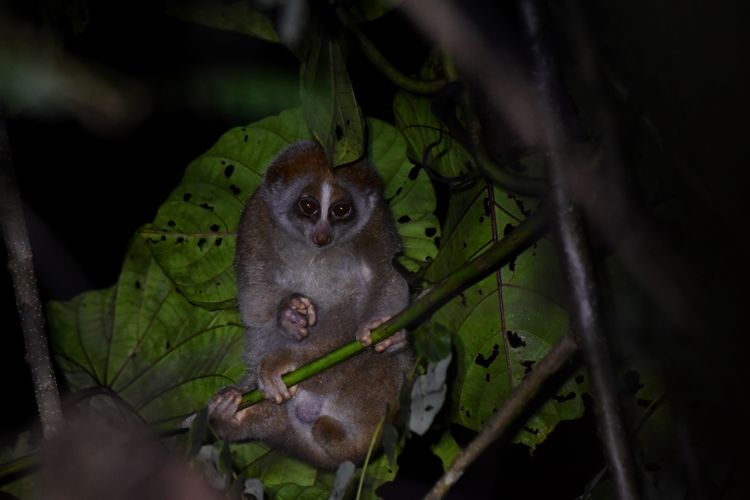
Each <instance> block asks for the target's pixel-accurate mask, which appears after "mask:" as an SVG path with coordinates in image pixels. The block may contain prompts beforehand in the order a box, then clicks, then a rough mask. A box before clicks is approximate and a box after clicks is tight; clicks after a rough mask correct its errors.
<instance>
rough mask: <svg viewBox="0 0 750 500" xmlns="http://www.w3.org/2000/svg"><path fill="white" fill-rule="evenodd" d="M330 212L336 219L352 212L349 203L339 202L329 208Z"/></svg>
mask: <svg viewBox="0 0 750 500" xmlns="http://www.w3.org/2000/svg"><path fill="white" fill-rule="evenodd" d="M331 213H332V214H333V216H334V217H336V218H337V219H343V218H345V217H348V216H349V215H350V214H351V213H352V206H351V205H350V204H349V203H339V204H338V205H334V206H333V208H331Z"/></svg>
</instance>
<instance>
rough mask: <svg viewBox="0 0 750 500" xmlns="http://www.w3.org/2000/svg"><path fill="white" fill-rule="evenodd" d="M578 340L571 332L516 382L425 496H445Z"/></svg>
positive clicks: (431, 498) (568, 355) (563, 362)
mask: <svg viewBox="0 0 750 500" xmlns="http://www.w3.org/2000/svg"><path fill="white" fill-rule="evenodd" d="M576 350H577V349H576V344H575V342H573V339H572V337H571V336H570V335H565V336H564V337H563V338H561V339H560V340H559V341H558V342H557V344H555V345H554V346H553V347H552V349H550V351H549V352H548V353H547V354H546V355H545V356H544V358H542V359H541V360H540V361H539V362H538V363H536V364H535V365H534V369H533V370H531V373H529V375H528V376H527V377H526V378H524V379H523V381H522V382H521V383H520V384H518V386H516V387H515V388H514V389H513V391H512V392H511V393H510V395H509V396H508V399H506V400H505V403H504V404H503V407H502V408H500V410H499V411H498V412H497V413H495V414H494V415H493V416H492V418H491V419H490V420H489V422H487V424H486V425H485V426H484V429H482V432H480V433H479V435H478V436H477V437H476V438H474V440H473V441H472V442H471V443H470V444H469V446H467V447H466V448H465V449H464V450H463V451H461V453H459V454H458V456H456V458H455V459H454V460H453V463H452V464H451V466H450V467H449V468H448V470H446V471H445V473H444V474H443V476H442V477H441V478H440V479H439V480H438V481H437V482H436V483H435V485H434V486H433V487H432V490H430V492H429V493H428V494H427V495H426V496H425V499H429V500H437V499H440V498H443V497H444V496H445V495H446V494H447V493H448V490H449V489H450V488H451V487H452V486H453V485H454V484H455V483H456V482H457V481H458V480H459V479H460V478H461V476H462V475H463V473H464V471H465V470H466V468H467V467H469V466H470V465H471V464H472V463H473V462H474V461H475V460H476V459H477V458H478V457H479V455H480V454H481V453H482V452H483V451H484V450H485V449H486V448H487V447H488V446H489V445H490V444H492V442H493V441H495V440H496V439H497V438H498V437H500V435H502V434H503V433H504V432H505V431H507V430H508V428H509V427H510V425H511V424H512V423H513V422H514V421H515V420H516V418H518V416H519V415H520V414H521V413H522V412H523V411H524V409H526V407H527V406H528V404H529V403H530V402H531V400H532V399H534V397H535V396H536V395H537V394H538V393H539V390H540V389H541V387H542V386H543V385H544V383H545V382H546V381H547V380H549V379H550V378H551V377H552V376H553V375H555V374H556V373H557V372H559V371H560V369H561V368H563V367H564V366H565V365H566V363H567V362H568V361H569V360H570V359H571V358H572V357H573V354H575V353H576Z"/></svg>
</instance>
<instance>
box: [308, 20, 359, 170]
mask: <svg viewBox="0 0 750 500" xmlns="http://www.w3.org/2000/svg"><path fill="white" fill-rule="evenodd" d="M310 44H311V45H310V51H309V52H308V55H307V57H306V59H305V61H304V62H303V63H302V70H301V71H302V79H301V95H302V106H303V109H304V115H305V120H306V122H307V124H308V126H309V127H310V130H312V133H313V135H314V136H315V138H316V139H317V140H318V142H320V144H322V145H323V147H324V149H325V150H326V154H327V156H328V158H329V160H331V163H332V164H333V166H334V167H336V166H339V165H343V164H346V163H351V162H353V161H356V160H358V159H360V158H361V157H362V155H363V154H364V144H365V130H364V119H363V117H362V114H361V112H360V109H359V106H358V105H357V99H356V97H355V95H354V89H353V88H352V82H351V80H349V73H348V72H347V70H346V64H345V62H344V57H343V55H342V53H341V48H340V46H339V43H338V42H337V41H335V40H331V39H328V38H325V37H323V36H322V35H319V36H315V37H313V38H312V40H311V41H310Z"/></svg>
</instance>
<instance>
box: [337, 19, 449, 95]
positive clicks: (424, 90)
mask: <svg viewBox="0 0 750 500" xmlns="http://www.w3.org/2000/svg"><path fill="white" fill-rule="evenodd" d="M336 14H337V15H338V18H339V20H340V21H341V23H342V24H343V25H344V26H345V27H346V28H347V29H348V30H349V31H350V32H351V34H352V35H353V36H354V38H355V39H356V40H357V43H358V44H359V48H360V49H361V50H362V53H363V54H364V55H365V56H366V57H367V59H369V61H370V62H371V63H372V64H373V65H374V66H375V67H376V68H377V69H378V70H379V71H380V72H381V73H383V75H385V77H386V78H388V79H389V80H390V81H392V82H393V83H394V84H396V85H398V86H399V87H400V88H402V89H404V90H406V91H408V92H412V93H414V94H435V93H437V92H439V91H440V90H442V89H443V87H445V85H446V83H447V82H446V81H445V80H432V81H427V80H420V79H418V78H413V77H411V76H408V75H406V74H404V73H402V72H401V71H399V70H398V69H397V68H396V67H395V66H394V65H393V64H391V62H390V61H389V60H388V59H387V58H386V57H385V56H384V55H383V53H382V52H380V50H378V48H377V47H376V46H375V44H373V43H372V42H371V41H370V39H369V38H367V36H365V34H364V33H363V32H362V30H361V29H360V28H359V26H358V25H357V23H356V22H355V21H354V20H353V19H352V18H351V16H349V14H348V13H347V12H346V10H345V9H344V8H343V7H339V8H337V9H336Z"/></svg>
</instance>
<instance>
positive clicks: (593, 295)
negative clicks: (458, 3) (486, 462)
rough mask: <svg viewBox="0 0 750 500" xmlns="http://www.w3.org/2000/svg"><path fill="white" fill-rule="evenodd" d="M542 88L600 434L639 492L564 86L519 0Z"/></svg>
mask: <svg viewBox="0 0 750 500" xmlns="http://www.w3.org/2000/svg"><path fill="white" fill-rule="evenodd" d="M521 12H522V16H521V17H522V19H523V22H524V24H525V28H526V31H527V35H528V37H529V41H530V42H531V54H532V58H533V62H534V74H535V76H536V81H535V85H536V90H537V92H538V94H539V102H538V105H539V111H540V116H541V117H543V119H542V120H541V122H542V123H544V127H543V130H542V131H543V134H544V143H545V146H546V149H547V151H548V152H549V153H548V159H549V161H548V167H549V168H548V170H549V177H550V185H551V186H550V187H551V194H552V199H553V202H554V205H555V207H554V208H555V214H556V219H557V230H558V236H559V250H560V255H561V260H562V263H563V267H564V269H565V271H566V275H567V277H568V282H569V288H570V292H571V295H572V300H571V301H570V304H571V308H572V311H571V312H572V316H573V323H574V325H575V326H574V328H575V331H576V332H577V333H578V335H579V336H580V345H581V349H582V351H583V357H584V360H585V362H586V366H587V368H588V370H589V373H590V376H591V394H592V397H593V400H594V412H595V414H596V417H597V424H598V429H599V438H600V440H601V441H602V444H603V446H604V452H605V457H606V459H607V465H608V466H609V470H610V474H611V476H612V479H613V483H614V489H615V492H616V496H617V498H620V499H635V498H638V489H637V485H636V481H635V472H634V471H635V468H634V465H633V458H632V456H631V450H630V447H629V445H628V440H627V436H626V433H625V430H624V426H623V423H622V417H621V415H620V409H619V404H618V401H617V394H618V391H617V385H616V383H615V375H614V369H613V367H612V360H611V357H610V353H609V348H608V346H607V343H606V340H605V336H604V327H603V321H602V318H601V307H600V305H599V297H598V295H597V284H596V279H595V273H594V268H593V264H592V259H591V255H590V253H591V250H590V248H589V245H588V241H587V238H586V231H585V229H584V225H583V220H582V217H581V213H580V210H579V208H578V207H577V206H576V205H575V204H574V203H573V200H572V199H571V196H570V186H571V178H572V177H573V175H574V172H575V168H576V167H578V168H580V167H581V165H580V164H579V165H576V161H575V157H574V156H573V155H572V154H571V153H570V151H569V140H568V137H569V134H568V130H567V129H566V125H565V123H564V122H563V117H562V114H561V112H560V102H561V99H560V98H559V95H560V88H559V84H558V82H557V80H556V79H555V77H554V75H555V68H554V60H553V57H552V53H551V50H550V48H549V47H548V46H547V44H546V40H545V39H544V36H543V31H542V26H541V23H542V18H541V16H540V12H539V9H538V7H537V4H536V2H535V1H534V0H521Z"/></svg>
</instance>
